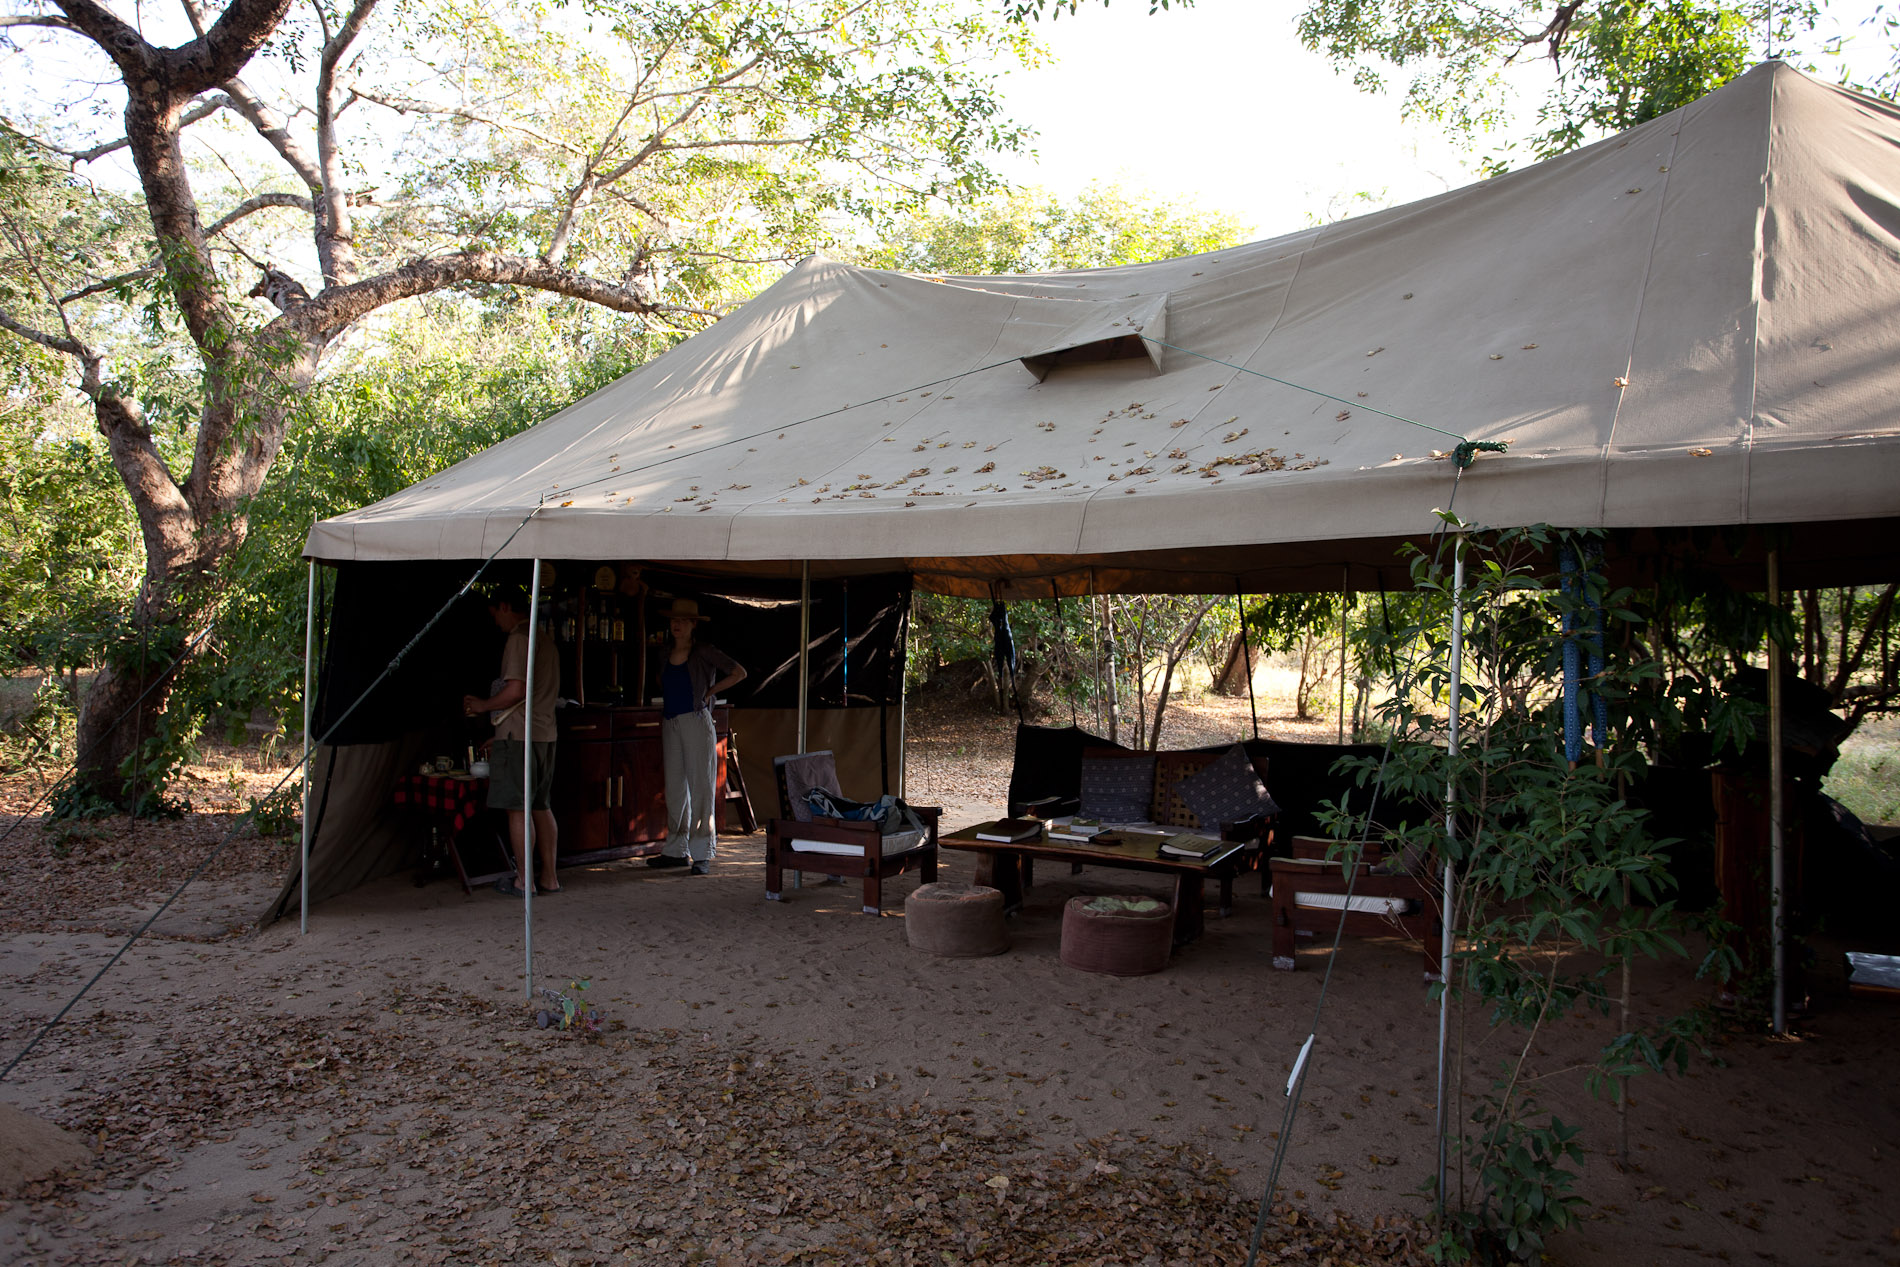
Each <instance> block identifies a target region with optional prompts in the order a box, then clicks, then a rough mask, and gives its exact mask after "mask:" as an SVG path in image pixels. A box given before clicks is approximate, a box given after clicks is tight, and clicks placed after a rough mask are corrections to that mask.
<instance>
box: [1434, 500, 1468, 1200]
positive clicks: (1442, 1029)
mask: <svg viewBox="0 0 1900 1267" xmlns="http://www.w3.org/2000/svg"><path fill="white" fill-rule="evenodd" d="M1464 633H1465V539H1464V537H1463V536H1460V537H1459V538H1458V539H1457V541H1456V542H1455V543H1454V544H1453V546H1452V571H1451V664H1450V665H1449V666H1448V667H1449V668H1450V669H1451V721H1450V728H1449V730H1448V731H1447V735H1446V742H1445V757H1446V760H1445V856H1444V858H1443V859H1442V860H1441V861H1442V864H1443V869H1444V891H1443V893H1442V894H1441V895H1440V898H1439V923H1440V927H1439V941H1438V975H1439V988H1438V1188H1437V1195H1436V1200H1435V1202H1434V1204H1435V1205H1436V1207H1437V1214H1438V1223H1439V1226H1440V1227H1443V1226H1444V1223H1445V1170H1446V1166H1445V1160H1446V1151H1445V1138H1446V1132H1447V1130H1448V1129H1449V1127H1450V1120H1449V1116H1448V1115H1447V1113H1446V1111H1445V1110H1446V1097H1447V1095H1448V1094H1449V1085H1450V1072H1451V1065H1450V1061H1449V1059H1448V1057H1449V1046H1450V1037H1451V926H1452V900H1453V893H1452V864H1451V846H1452V844H1453V843H1454V842H1455V841H1456V840H1457V839H1458V817H1457V810H1458V807H1457V801H1456V796H1457V789H1458V781H1457V775H1456V768H1457V762H1458V710H1459V707H1460V705H1461V704H1462V702H1463V696H1464V662H1465V639H1464Z"/></svg>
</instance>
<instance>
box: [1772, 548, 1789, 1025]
mask: <svg viewBox="0 0 1900 1267" xmlns="http://www.w3.org/2000/svg"><path fill="white" fill-rule="evenodd" d="M1768 605H1769V606H1770V607H1777V608H1778V607H1780V606H1781V551H1779V550H1770V551H1769V552H1768ZM1782 702H1783V701H1782V695H1781V644H1779V643H1777V642H1776V641H1775V640H1774V638H1772V637H1770V638H1769V639H1768V904H1769V909H1768V923H1769V936H1770V937H1772V938H1773V939H1774V942H1773V945H1774V965H1775V984H1774V989H1775V1002H1774V1029H1775V1033H1777V1034H1785V1033H1787V1032H1788V1001H1787V971H1788V942H1787V936H1786V930H1785V928H1784V926H1783V925H1784V921H1785V917H1786V915H1787V908H1786V903H1785V900H1784V894H1783V893H1782V890H1781V885H1782V879H1783V875H1784V872H1783V870H1782V868H1783V863H1784V860H1783V856H1782V849H1783V846H1784V844H1785V843H1786V842H1785V841H1784V840H1783V838H1782V831H1781V819H1782V815H1783V814H1784V813H1785V812H1786V810H1787V806H1786V805H1785V804H1784V803H1783V800H1784V798H1783V796H1782V785H1781V783H1782V779H1783V778H1784V777H1785V775H1784V773H1783V769H1782V754H1781V724H1782V715H1781V713H1782Z"/></svg>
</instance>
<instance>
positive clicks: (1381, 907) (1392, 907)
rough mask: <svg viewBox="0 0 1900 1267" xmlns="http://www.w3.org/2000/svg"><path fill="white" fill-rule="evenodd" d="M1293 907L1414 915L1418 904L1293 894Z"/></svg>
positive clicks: (1392, 899)
mask: <svg viewBox="0 0 1900 1267" xmlns="http://www.w3.org/2000/svg"><path fill="white" fill-rule="evenodd" d="M1293 905H1295V906H1318V907H1324V908H1325V909H1327V910H1329V911H1359V912H1363V913H1364V914H1367V915H1416V914H1418V903H1417V902H1414V901H1412V900H1411V899H1410V898H1404V897H1360V896H1359V895H1358V894H1354V895H1353V896H1352V897H1347V896H1346V895H1345V894H1344V893H1295V894H1294V895H1293Z"/></svg>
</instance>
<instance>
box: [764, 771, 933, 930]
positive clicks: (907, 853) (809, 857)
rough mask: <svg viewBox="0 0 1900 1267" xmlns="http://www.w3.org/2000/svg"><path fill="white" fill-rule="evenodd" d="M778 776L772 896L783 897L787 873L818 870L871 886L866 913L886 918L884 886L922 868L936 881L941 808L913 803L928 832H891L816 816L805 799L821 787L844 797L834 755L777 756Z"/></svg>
mask: <svg viewBox="0 0 1900 1267" xmlns="http://www.w3.org/2000/svg"><path fill="white" fill-rule="evenodd" d="M772 772H773V774H774V775H775V776H776V781H777V783H778V810H779V813H778V817H777V818H774V819H772V820H771V821H769V822H768V823H766V825H765V897H766V900H767V901H771V902H778V901H782V900H783V892H782V890H783V881H784V876H785V872H786V871H788V870H789V871H815V872H817V873H818V874H820V875H829V876H837V877H838V878H839V879H850V878H856V879H859V880H862V881H863V883H864V913H865V914H866V915H880V914H882V913H883V905H884V881H885V880H886V879H887V878H889V877H891V876H896V875H902V874H904V872H906V871H913V870H920V871H922V873H923V882H924V883H925V884H929V883H931V882H932V881H934V880H936V878H937V820H938V819H939V817H941V815H942V813H943V811H942V810H941V809H939V808H937V807H935V806H924V805H913V806H911V807H910V808H911V811H912V812H913V813H915V814H916V815H917V817H918V818H919V819H920V820H922V822H923V825H924V826H923V830H922V831H918V830H916V829H911V830H908V831H900V832H893V833H891V834H890V835H885V834H884V833H883V832H882V831H881V830H880V828H879V827H878V825H877V824H876V823H873V822H868V821H866V822H858V821H854V820H851V819H844V818H820V817H817V816H815V815H813V814H812V812H811V808H810V806H809V805H808V804H807V802H806V800H805V794H806V793H807V792H809V791H810V790H811V789H812V788H814V787H822V788H824V789H825V790H826V791H827V792H830V793H831V794H832V795H834V796H843V795H844V793H843V792H842V791H840V790H839V787H838V767H837V763H836V762H835V760H834V759H833V757H832V754H831V753H830V752H829V751H822V752H807V753H801V754H799V755H797V756H790V757H775V758H773V760H772Z"/></svg>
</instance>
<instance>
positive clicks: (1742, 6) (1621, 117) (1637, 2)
mask: <svg viewBox="0 0 1900 1267" xmlns="http://www.w3.org/2000/svg"><path fill="white" fill-rule="evenodd" d="M1819 13H1820V6H1819V5H1818V4H1815V3H1811V2H1809V3H1794V4H1780V5H1776V4H1773V3H1771V2H1770V0H1740V2H1739V3H1727V4H1724V3H1720V2H1719V0H1714V2H1703V3H1698V0H1580V2H1579V3H1577V4H1567V5H1559V6H1556V7H1552V6H1549V5H1546V4H1544V3H1542V0H1514V2H1513V3H1509V4H1505V5H1502V6H1492V5H1484V4H1477V3H1471V2H1469V0H1427V2H1426V3H1423V4H1413V3H1396V2H1389V0H1312V3H1310V4H1309V5H1308V7H1307V8H1306V10H1305V11H1304V12H1303V13H1302V14H1301V15H1300V19H1299V26H1298V30H1299V37H1300V41H1301V43H1303V44H1305V45H1306V47H1307V48H1309V49H1312V50H1314V51H1317V52H1320V53H1323V54H1325V56H1326V57H1327V59H1328V60H1329V61H1331V62H1332V63H1333V65H1334V67H1335V68H1336V69H1339V70H1341V71H1347V70H1350V71H1351V73H1352V75H1353V80H1354V82H1355V83H1357V84H1358V85H1359V86H1360V87H1361V88H1365V89H1367V90H1373V91H1377V90H1383V89H1384V88H1385V87H1386V79H1385V75H1386V68H1387V67H1397V68H1400V69H1407V70H1411V71H1413V75H1412V78H1411V80H1410V82H1409V84H1408V86H1407V88H1406V93H1405V109H1406V112H1407V113H1408V114H1412V115H1418V116H1421V117H1424V118H1428V119H1432V120H1434V121H1436V122H1438V123H1440V124H1443V125H1444V126H1445V127H1447V128H1448V129H1450V130H1451V131H1452V132H1453V133H1456V134H1459V135H1462V136H1463V137H1465V138H1466V139H1467V140H1468V141H1471V142H1476V141H1477V140H1478V138H1480V137H1481V136H1483V135H1484V134H1486V133H1488V132H1494V131H1497V130H1500V129H1501V128H1503V127H1505V126H1506V125H1508V124H1509V123H1510V122H1511V121H1512V119H1513V117H1514V115H1515V113H1516V111H1515V105H1514V102H1513V100H1512V97H1511V95H1510V84H1509V82H1508V81H1507V77H1506V75H1505V72H1506V70H1507V69H1508V68H1509V67H1510V66H1511V65H1512V64H1513V63H1514V62H1516V61H1517V60H1518V59H1519V58H1521V57H1523V56H1525V55H1526V54H1542V55H1545V56H1548V57H1549V58H1550V60H1551V62H1552V63H1553V65H1554V66H1555V67H1556V68H1557V69H1558V70H1559V71H1560V74H1559V75H1558V77H1557V79H1556V82H1555V84H1554V86H1552V88H1551V89H1550V90H1549V92H1548V94H1547V95H1546V96H1545V97H1544V99H1543V100H1542V102H1541V103H1540V104H1539V106H1538V108H1537V112H1536V118H1537V125H1538V128H1539V131H1538V132H1536V133H1535V134H1534V135H1533V136H1532V138H1531V141H1530V149H1531V153H1532V154H1533V156H1534V157H1536V158H1548V157H1550V156H1551V155H1554V154H1561V153H1564V152H1566V151H1568V150H1572V149H1575V148H1576V147H1577V146H1579V145H1582V144H1584V143H1586V142H1588V141H1591V140H1594V139H1596V138H1597V137H1598V136H1601V135H1603V134H1605V133H1608V132H1612V131H1617V130H1620V129H1622V128H1628V127H1633V126H1635V125H1636V124H1638V123H1642V122H1644V121H1646V120H1648V119H1653V118H1655V117H1656V116H1657V115H1660V114H1665V113H1667V112H1668V111H1670V110H1674V109H1676V108H1677V107H1679V106H1685V105H1687V104H1689V103H1690V102H1691V101H1694V100H1695V99H1696V98H1698V97H1701V96H1703V95H1705V94H1706V93H1709V92H1711V91H1713V90H1714V89H1716V88H1719V87H1721V86H1722V85H1723V84H1725V83H1727V82H1728V81H1729V80H1731V79H1733V78H1735V77H1736V76H1737V75H1739V74H1741V73H1742V71H1743V70H1745V69H1747V67H1748V66H1749V65H1750V64H1751V63H1752V62H1753V61H1754V60H1755V54H1754V52H1753V49H1752V45H1751V35H1752V34H1753V33H1756V32H1764V31H1770V32H1772V34H1771V35H1770V37H1769V40H1770V45H1771V46H1774V45H1776V44H1779V45H1781V46H1784V47H1785V46H1786V45H1787V43H1788V42H1789V41H1791V40H1793V39H1794V38H1796V37H1797V36H1799V35H1800V34H1801V33H1803V32H1806V31H1809V30H1811V29H1812V28H1813V26H1814V24H1815V21H1816V19H1817V17H1818V15H1819ZM1506 148H1507V152H1508V147H1506ZM1505 166H1507V159H1506V157H1505V155H1494V156H1492V157H1490V158H1488V159H1487V160H1486V161H1485V167H1486V168H1487V169H1488V170H1489V171H1493V172H1495V171H1501V170H1503V169H1504V167H1505Z"/></svg>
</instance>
